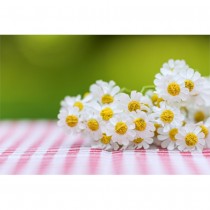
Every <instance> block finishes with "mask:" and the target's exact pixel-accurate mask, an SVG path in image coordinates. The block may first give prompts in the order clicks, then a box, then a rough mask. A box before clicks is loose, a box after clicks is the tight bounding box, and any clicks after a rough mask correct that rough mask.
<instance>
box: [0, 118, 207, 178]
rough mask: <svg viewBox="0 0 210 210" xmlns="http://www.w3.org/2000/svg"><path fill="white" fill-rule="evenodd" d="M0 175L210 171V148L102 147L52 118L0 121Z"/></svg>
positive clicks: (191, 172)
mask: <svg viewBox="0 0 210 210" xmlns="http://www.w3.org/2000/svg"><path fill="white" fill-rule="evenodd" d="M0 174H66V175H67V174H145V175H152V174H210V150H209V149H206V150H204V151H203V152H202V153H192V154H191V153H189V152H184V153H182V152H179V151H167V150H164V149H160V148H154V147H153V148H152V149H150V150H146V151H145V150H143V149H141V150H127V151H114V152H107V151H103V150H100V149H94V148H91V147H90V145H89V144H88V142H87V141H85V140H84V139H82V138H81V137H80V136H74V137H70V136H67V135H65V134H64V133H63V131H62V130H61V129H60V128H58V127H57V125H56V122H55V121H46V120H38V121H0Z"/></svg>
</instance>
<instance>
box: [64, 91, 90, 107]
mask: <svg viewBox="0 0 210 210" xmlns="http://www.w3.org/2000/svg"><path fill="white" fill-rule="evenodd" d="M92 98H93V97H92V95H91V94H88V95H87V96H86V97H84V98H83V99H82V98H81V95H78V96H76V97H70V96H66V97H65V98H64V100H63V101H61V107H62V108H64V109H66V108H69V107H78V108H79V111H83V110H84V108H85V106H87V104H88V103H89V102H91V100H92Z"/></svg>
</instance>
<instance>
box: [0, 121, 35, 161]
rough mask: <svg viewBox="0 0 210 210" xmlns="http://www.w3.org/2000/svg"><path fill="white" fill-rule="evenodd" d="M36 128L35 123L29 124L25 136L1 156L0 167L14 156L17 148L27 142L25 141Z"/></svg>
mask: <svg viewBox="0 0 210 210" xmlns="http://www.w3.org/2000/svg"><path fill="white" fill-rule="evenodd" d="M33 127H34V122H32V123H30V124H29V127H28V128H27V130H26V131H25V132H24V133H23V135H22V136H21V137H20V138H19V139H18V140H17V141H16V142H15V143H14V144H13V145H11V146H10V147H9V148H8V149H6V150H5V151H4V152H2V153H1V154H0V165H2V164H3V163H4V162H5V161H6V160H7V159H8V157H9V155H11V154H13V153H14V152H15V151H16V150H17V148H18V147H19V146H20V145H21V144H22V143H23V142H24V141H25V139H26V138H27V137H28V136H29V135H30V134H31V132H32V130H33Z"/></svg>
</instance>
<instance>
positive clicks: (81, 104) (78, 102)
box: [74, 101, 84, 111]
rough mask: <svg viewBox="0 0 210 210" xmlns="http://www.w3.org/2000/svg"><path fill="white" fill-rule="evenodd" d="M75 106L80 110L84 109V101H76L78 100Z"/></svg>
mask: <svg viewBox="0 0 210 210" xmlns="http://www.w3.org/2000/svg"><path fill="white" fill-rule="evenodd" d="M74 106H75V107H78V108H79V110H80V111H81V110H83V107H84V105H83V103H82V102H80V101H76V102H75V103H74Z"/></svg>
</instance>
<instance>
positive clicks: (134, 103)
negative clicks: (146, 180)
mask: <svg viewBox="0 0 210 210" xmlns="http://www.w3.org/2000/svg"><path fill="white" fill-rule="evenodd" d="M116 100H117V101H118V102H119V103H120V105H121V107H122V109H123V110H124V111H126V112H127V111H128V112H133V111H137V110H142V111H146V112H148V111H149V110H150V108H149V105H148V99H147V98H146V97H143V95H142V93H140V92H137V91H132V92H131V94H130V96H129V95H128V94H126V93H119V94H118V95H117V97H116Z"/></svg>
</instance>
